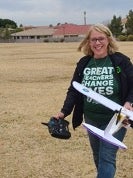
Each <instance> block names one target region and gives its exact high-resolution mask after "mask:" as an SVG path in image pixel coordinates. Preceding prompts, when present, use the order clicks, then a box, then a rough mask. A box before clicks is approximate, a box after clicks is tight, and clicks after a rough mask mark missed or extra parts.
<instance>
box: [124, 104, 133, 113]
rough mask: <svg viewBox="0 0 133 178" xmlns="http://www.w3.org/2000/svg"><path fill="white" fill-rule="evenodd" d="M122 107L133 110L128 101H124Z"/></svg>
mask: <svg viewBox="0 0 133 178" xmlns="http://www.w3.org/2000/svg"><path fill="white" fill-rule="evenodd" d="M124 107H125V108H126V109H129V110H131V111H133V106H132V104H131V103H130V102H125V104H124Z"/></svg>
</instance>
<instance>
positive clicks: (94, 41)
mask: <svg viewBox="0 0 133 178" xmlns="http://www.w3.org/2000/svg"><path fill="white" fill-rule="evenodd" d="M89 41H90V47H91V50H92V51H93V53H94V58H96V59H99V58H103V57H105V56H107V54H108V44H109V41H108V38H107V36H106V35H105V34H104V33H101V32H98V31H96V30H93V31H92V32H91V35H90V40H89Z"/></svg>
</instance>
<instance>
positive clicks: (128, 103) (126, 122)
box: [122, 102, 133, 127]
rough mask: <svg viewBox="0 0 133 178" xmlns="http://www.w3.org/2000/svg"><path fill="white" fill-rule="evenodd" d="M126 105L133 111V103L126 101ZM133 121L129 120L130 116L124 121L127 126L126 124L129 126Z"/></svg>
mask: <svg viewBox="0 0 133 178" xmlns="http://www.w3.org/2000/svg"><path fill="white" fill-rule="evenodd" d="M124 107H125V108H126V109H128V110H131V111H133V106H132V105H131V103H130V102H125V104H124ZM132 122H133V121H131V120H129V119H128V118H125V119H124V120H123V122H122V123H123V124H124V126H125V127H126V126H127V127H128V126H129V125H132ZM131 127H132V126H131Z"/></svg>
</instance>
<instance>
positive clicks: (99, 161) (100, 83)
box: [56, 24, 133, 178]
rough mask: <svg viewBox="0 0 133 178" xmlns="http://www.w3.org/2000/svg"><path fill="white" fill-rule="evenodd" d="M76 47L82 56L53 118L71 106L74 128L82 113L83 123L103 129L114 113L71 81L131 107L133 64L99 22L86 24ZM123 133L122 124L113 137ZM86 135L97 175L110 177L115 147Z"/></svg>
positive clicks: (66, 113) (60, 115) (120, 138)
mask: <svg viewBox="0 0 133 178" xmlns="http://www.w3.org/2000/svg"><path fill="white" fill-rule="evenodd" d="M78 50H79V51H81V50H82V51H83V52H84V54H85V56H84V57H82V58H81V59H80V60H79V62H78V63H77V67H76V69H75V72H74V75H73V78H72V81H71V85H70V87H69V88H68V92H67V96H66V99H65V101H64V105H63V107H62V109H61V112H59V113H58V114H57V115H56V118H65V117H66V116H68V115H69V114H70V113H71V112H72V110H73V109H74V111H73V118H72V123H73V128H74V129H75V128H76V127H77V126H79V125H80V124H81V123H82V120H83V117H84V119H85V122H86V123H89V124H92V125H94V126H96V127H98V128H99V129H105V127H106V126H107V124H108V123H109V121H110V119H111V118H112V116H113V114H114V113H113V111H111V110H110V109H108V108H106V107H104V106H102V105H101V104H99V103H96V102H95V101H93V100H92V99H90V98H87V97H85V96H83V95H82V94H80V93H79V92H78V91H76V90H75V89H74V88H73V86H72V82H73V81H77V82H79V83H82V84H83V85H84V86H86V87H89V88H92V89H93V90H95V91H96V92H98V93H100V94H102V95H104V96H106V97H107V98H109V99H111V100H113V101H115V102H117V103H119V104H121V105H123V106H124V107H125V108H127V109H129V110H133V108H132V106H131V103H132V102H133V65H132V63H131V62H130V59H129V58H128V57H127V56H125V55H124V54H122V53H120V52H117V50H118V48H117V45H116V42H115V40H114V38H113V35H112V33H111V31H110V30H109V29H108V28H107V27H106V26H104V25H102V24H99V25H94V26H92V27H91V28H90V30H89V32H88V34H87V36H86V38H85V39H84V40H83V41H82V43H81V44H80V46H79V48H78ZM125 134H126V129H125V128H124V127H122V128H121V129H120V130H119V131H118V132H117V133H116V134H115V137H116V138H117V139H119V140H121V141H122V140H123V139H124V136H125ZM88 135H89V140H90V145H91V148H92V151H93V157H94V162H95V165H96V168H97V178H113V177H114V175H115V171H116V153H117V151H118V148H117V147H116V146H113V145H111V144H108V143H106V142H104V141H102V140H99V138H97V137H94V136H93V135H91V134H90V133H88Z"/></svg>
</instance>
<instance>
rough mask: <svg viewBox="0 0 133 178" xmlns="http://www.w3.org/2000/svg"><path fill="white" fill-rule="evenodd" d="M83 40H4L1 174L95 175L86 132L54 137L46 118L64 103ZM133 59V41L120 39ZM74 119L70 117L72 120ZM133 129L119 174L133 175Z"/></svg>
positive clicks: (5, 177)
mask: <svg viewBox="0 0 133 178" xmlns="http://www.w3.org/2000/svg"><path fill="white" fill-rule="evenodd" d="M77 46H78V43H61V44H60V43H53V44H52V43H51V44H38V43H37V44H36V43H35V44H0V165H1V166H0V177H1V178H94V177H95V175H96V170H95V167H94V164H93V161H92V154H91V150H90V146H89V143H88V137H87V135H86V131H85V130H84V129H83V128H82V127H79V128H78V129H77V130H76V131H73V129H72V126H71V123H70V131H71V133H72V137H71V139H70V140H66V141H65V140H58V139H54V138H52V137H50V135H49V133H48V130H47V128H45V127H44V126H43V125H41V122H44V121H46V122H47V121H48V120H49V117H50V116H52V115H53V114H56V113H57V112H58V111H59V110H60V108H61V107H62V104H63V101H64V98H65V94H66V91H67V88H68V85H69V82H70V79H71V76H72V73H73V70H74V68H75V65H76V62H77V61H78V60H79V58H80V57H81V56H82V55H83V54H82V53H79V52H77V51H76V48H77ZM119 46H120V49H121V51H122V52H124V53H125V54H127V55H128V56H129V57H131V58H132V59H133V43H127V42H125V43H119ZM67 119H68V120H69V121H71V116H69V117H68V118H67ZM132 139H133V137H132V130H131V129H130V130H129V131H128V133H127V136H126V138H125V141H124V142H125V143H126V145H127V146H128V150H127V151H121V150H120V151H119V153H118V159H117V160H118V161H117V168H118V169H117V174H116V178H132V177H133V154H132V153H133V145H132Z"/></svg>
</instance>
